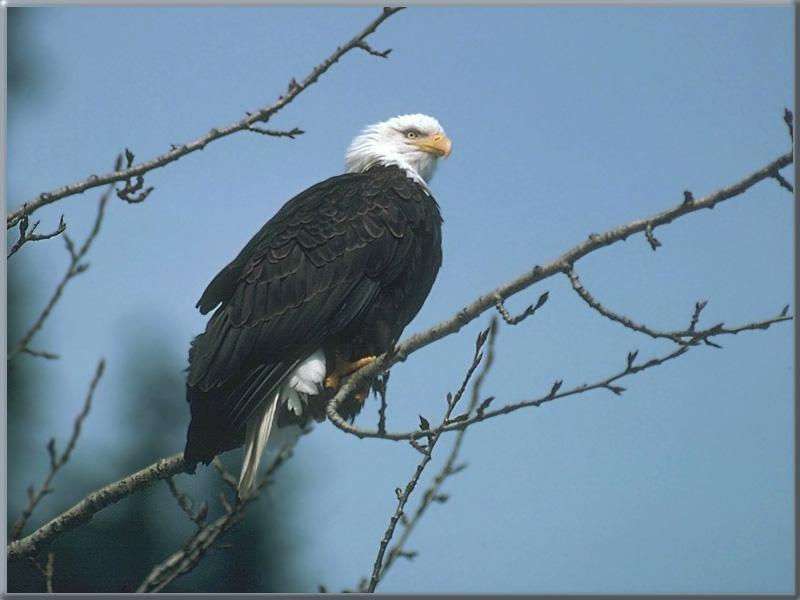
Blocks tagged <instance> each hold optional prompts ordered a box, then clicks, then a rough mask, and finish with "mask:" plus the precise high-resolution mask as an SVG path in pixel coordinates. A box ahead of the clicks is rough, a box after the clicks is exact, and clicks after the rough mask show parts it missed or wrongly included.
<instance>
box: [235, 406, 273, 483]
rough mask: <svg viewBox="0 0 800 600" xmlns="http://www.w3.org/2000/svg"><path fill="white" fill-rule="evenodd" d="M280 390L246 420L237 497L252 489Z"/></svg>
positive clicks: (270, 428)
mask: <svg viewBox="0 0 800 600" xmlns="http://www.w3.org/2000/svg"><path fill="white" fill-rule="evenodd" d="M279 401H280V392H278V393H276V394H275V398H274V399H273V400H272V402H264V405H263V406H262V407H261V408H259V410H258V411H257V412H256V414H254V415H253V416H252V417H250V419H248V421H247V432H246V434H245V441H244V461H243V462H242V474H241V475H240V476H239V498H246V497H247V496H249V495H250V493H251V492H252V491H253V486H254V484H255V482H256V475H257V474H258V465H259V463H260V462H261V455H262V454H263V453H264V448H265V447H266V445H267V440H268V439H269V432H270V431H271V430H272V425H273V423H274V422H275V415H276V414H277V412H278V411H277V408H278V403H279Z"/></svg>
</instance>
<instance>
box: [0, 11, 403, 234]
mask: <svg viewBox="0 0 800 600" xmlns="http://www.w3.org/2000/svg"><path fill="white" fill-rule="evenodd" d="M402 9H403V8H402V7H392V8H389V7H387V8H384V9H383V10H382V11H381V14H380V15H378V16H377V17H376V18H375V19H373V20H372V21H371V22H370V23H369V24H368V25H367V26H366V27H365V28H364V29H363V30H361V32H360V33H358V34H357V35H356V36H355V37H353V38H352V39H351V40H350V41H349V42H346V43H345V44H343V45H341V46H339V47H338V48H336V50H335V51H334V52H333V53H332V54H331V55H330V56H328V58H326V59H325V60H324V61H322V62H321V63H320V64H318V65H317V66H316V67H314V69H312V71H311V72H310V73H309V74H308V75H307V76H306V78H305V79H303V80H302V81H300V82H297V81H295V80H294V79H292V81H291V82H290V85H289V89H288V91H287V93H286V94H285V95H282V96H279V97H278V100H276V101H275V102H273V103H272V104H270V105H268V106H265V107H263V108H260V109H259V110H257V111H255V112H252V113H248V114H247V116H246V117H245V118H244V119H241V120H240V121H237V122H235V123H233V124H231V125H228V126H227V127H215V128H213V129H211V131H209V132H208V133H207V134H206V135H204V136H202V137H200V138H198V139H196V140H194V141H193V142H189V143H187V144H183V145H182V146H173V147H172V149H171V150H170V151H169V152H166V153H164V154H162V155H161V156H157V157H156V158H153V159H151V160H148V161H145V162H142V163H139V164H138V165H131V166H129V167H127V168H125V169H121V170H115V171H114V172H112V173H108V174H106V175H102V176H98V175H92V176H90V177H88V178H87V179H84V180H83V181H79V182H77V183H73V184H70V185H65V186H63V187H60V188H58V189H55V190H51V191H49V192H44V193H41V194H39V195H38V196H36V197H35V198H32V199H30V200H28V201H27V202H25V203H24V204H23V205H22V206H21V207H19V208H18V209H16V210H13V211H11V212H10V213H9V214H8V217H7V219H6V228H11V227H13V226H14V225H16V224H17V223H19V221H20V220H21V219H22V218H23V217H24V216H26V215H30V214H31V213H33V212H34V211H36V210H38V209H40V208H41V207H43V206H47V205H48V204H52V203H53V202H56V201H57V200H61V199H62V198H66V197H67V196H72V195H74V194H80V193H82V192H85V191H86V190H89V189H92V188H95V187H98V186H102V185H107V184H110V183H116V182H118V181H126V182H127V181H136V180H137V178H139V177H141V176H142V175H144V174H145V173H147V172H148V171H152V170H154V169H159V168H161V167H164V166H166V165H168V164H170V163H172V162H175V161H176V160H178V159H180V158H183V157H184V156H186V155H187V154H191V153H192V152H197V151H198V150H203V149H204V148H205V147H206V146H207V145H208V144H210V143H211V142H214V141H216V140H218V139H221V138H224V137H227V136H229V135H231V134H234V133H237V132H239V131H245V130H248V129H250V128H251V127H252V126H253V125H255V124H256V123H259V122H261V123H266V122H267V121H269V119H270V118H271V117H272V116H273V115H275V113H277V112H278V111H280V110H281V109H282V108H284V107H285V106H286V105H287V104H289V103H290V102H292V100H294V99H295V98H296V97H297V96H298V95H300V94H301V93H302V92H303V91H305V90H306V89H308V87H310V86H311V85H313V84H314V83H316V81H317V80H318V79H319V78H320V76H322V75H323V74H324V73H325V72H326V71H327V70H328V69H330V68H331V67H332V66H333V65H334V64H335V63H337V62H338V61H339V59H341V58H342V57H343V56H344V55H345V54H347V53H348V52H350V51H351V50H354V49H356V48H358V49H366V48H369V46H366V42H365V41H364V40H365V39H366V38H367V37H368V36H369V35H370V34H372V33H374V32H375V30H376V29H377V28H378V27H379V26H380V24H381V23H383V22H384V21H385V20H386V19H388V18H389V17H391V16H392V15H393V14H395V13H397V12H399V11H401V10H402Z"/></svg>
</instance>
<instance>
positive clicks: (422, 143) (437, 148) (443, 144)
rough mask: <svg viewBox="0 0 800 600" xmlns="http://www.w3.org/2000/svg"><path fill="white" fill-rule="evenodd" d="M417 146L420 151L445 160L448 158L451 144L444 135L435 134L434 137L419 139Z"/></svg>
mask: <svg viewBox="0 0 800 600" xmlns="http://www.w3.org/2000/svg"><path fill="white" fill-rule="evenodd" d="M417 146H418V147H419V148H420V150H424V151H425V152H429V153H431V154H434V155H436V156H443V157H445V158H447V157H448V156H450V149H451V148H452V147H453V143H452V142H451V141H450V138H448V137H447V136H446V135H442V134H440V133H437V134H436V135H429V136H427V137H424V138H420V139H419V140H418V141H417Z"/></svg>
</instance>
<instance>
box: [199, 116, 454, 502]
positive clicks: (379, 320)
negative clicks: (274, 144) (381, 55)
mask: <svg viewBox="0 0 800 600" xmlns="http://www.w3.org/2000/svg"><path fill="white" fill-rule="evenodd" d="M450 148H451V143H450V140H449V139H448V138H447V136H446V135H445V133H444V130H443V129H442V127H441V125H439V122H438V121H437V120H436V119H434V118H432V117H429V116H426V115H420V114H415V115H403V116H399V117H395V118H393V119H389V120H388V121H384V122H381V123H377V124H375V125H371V126H369V127H367V128H366V129H364V131H362V132H361V134H360V135H358V136H357V137H356V138H355V139H354V140H353V142H352V143H351V144H350V147H349V148H348V150H347V153H346V167H347V169H346V173H345V174H343V175H338V176H336V177H331V178H330V179H326V180H325V181H322V182H320V183H318V184H316V185H314V186H312V187H310V188H308V189H307V190H305V191H304V192H301V193H300V194H298V195H297V196H295V197H294V198H292V199H291V200H289V202H287V203H286V204H285V205H284V206H283V207H282V208H281V209H280V210H279V211H278V212H277V213H276V214H275V216H274V217H272V218H271V219H270V220H269V221H268V222H267V223H266V224H265V225H264V226H263V227H262V228H261V229H260V230H259V231H258V233H256V234H255V235H254V236H253V238H252V239H251V240H250V241H249V242H248V243H247V244H246V245H245V247H244V248H243V249H242V251H241V252H239V254H238V256H236V258H235V259H233V261H232V262H231V263H230V264H228V265H227V266H226V267H225V268H223V269H222V270H221V271H220V272H219V274H217V276H216V277H214V279H212V281H211V283H210V284H209V285H208V287H207V288H206V290H205V292H203V295H202V296H201V298H200V300H199V301H198V303H197V308H199V309H200V312H201V313H203V314H206V313H208V312H209V311H211V310H212V309H214V308H216V310H215V312H214V314H213V315H212V317H211V318H210V319H209V321H208V324H207V326H206V329H205V332H204V333H202V334H200V335H198V336H197V337H195V338H194V340H193V341H192V343H191V347H190V349H189V369H188V376H187V381H186V397H187V400H188V402H189V404H190V408H191V423H190V425H189V431H188V434H187V442H186V448H185V450H184V459H185V462H186V465H187V469H188V470H190V471H194V470H195V468H196V466H197V463H198V462H202V463H204V464H208V463H209V462H210V461H211V460H212V459H213V458H214V456H216V455H217V454H219V453H221V452H224V451H226V450H229V449H231V448H234V447H237V446H239V445H242V443H244V446H245V452H244V460H243V464H242V471H241V476H240V478H239V495H240V496H242V497H244V496H246V495H248V494H249V493H250V492H251V491H252V488H253V485H254V482H255V479H256V473H257V469H258V465H259V462H260V460H261V455H262V453H263V451H264V448H265V446H266V444H267V440H268V438H269V437H270V432H271V431H272V430H273V428H274V427H275V428H278V427H288V426H291V425H305V424H306V423H307V422H308V421H309V419H310V418H314V419H315V420H318V421H321V420H324V418H325V403H326V402H327V400H328V399H329V398H330V394H331V393H333V392H335V391H336V390H337V389H338V387H339V385H340V383H341V380H342V378H344V377H346V376H348V375H349V374H352V373H353V372H354V371H355V370H356V369H358V368H359V367H361V366H363V365H365V364H368V363H369V362H371V361H372V360H374V357H375V356H377V355H379V354H381V353H383V352H386V351H387V350H388V349H390V347H391V345H392V343H393V342H395V341H396V340H397V339H398V338H399V336H400V334H401V333H402V331H403V329H404V328H405V327H406V325H408V323H409V322H410V321H411V319H413V318H414V316H415V315H416V314H417V312H419V310H420V308H421V307H422V304H423V302H424V301H425V298H426V297H427V296H428V293H429V292H430V290H431V287H432V286H433V282H434V280H435V279H436V275H437V273H438V271H439V267H440V266H441V262H442V248H441V224H442V218H441V215H440V212H439V206H438V205H437V203H436V201H435V200H434V198H433V196H432V195H431V193H430V190H429V189H428V181H430V178H431V176H432V175H433V172H434V169H435V167H436V161H437V159H438V158H440V157H446V156H448V155H449V154H450ZM365 396H366V390H361V391H360V393H358V394H355V395H354V397H353V398H350V399H349V400H348V401H346V402H344V403H343V404H342V405H341V408H340V411H341V414H342V416H343V417H345V418H348V419H353V418H354V417H355V415H356V414H357V413H358V412H359V411H360V409H361V406H362V404H363V399H364V397H365Z"/></svg>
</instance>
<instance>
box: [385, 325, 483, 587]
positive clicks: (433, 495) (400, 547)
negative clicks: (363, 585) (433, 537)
mask: <svg viewBox="0 0 800 600" xmlns="http://www.w3.org/2000/svg"><path fill="white" fill-rule="evenodd" d="M496 340H497V318H496V317H492V321H491V324H490V326H489V337H488V340H487V343H486V357H485V358H484V360H483V364H482V365H481V370H480V371H479V372H478V374H477V376H476V377H475V382H474V383H473V385H472V395H471V397H470V401H469V405H468V406H467V412H470V413H471V412H472V411H473V410H475V409H476V407H477V406H478V399H479V398H480V397H481V389H482V387H483V382H484V380H485V379H486V376H487V375H488V373H489V370H490V369H491V368H492V365H493V364H494V356H495V351H494V348H495V343H496ZM466 433H467V430H466V429H462V430H460V431H459V432H458V433H457V434H456V439H455V441H454V442H453V446H452V448H451V449H450V453H449V454H448V455H447V460H445V463H444V465H443V466H442V468H441V470H440V471H439V472H438V473H437V474H436V476H435V477H434V478H433V483H432V484H431V486H430V487H429V488H428V489H427V490H425V493H424V494H423V495H422V499H421V500H420V503H419V505H418V506H417V509H416V510H415V511H414V514H413V515H412V516H411V518H410V519H406V520H401V524H402V525H403V531H402V532H401V533H400V535H399V537H398V538H397V541H396V542H395V543H394V545H393V546H392V547H391V548H389V550H388V552H387V553H386V560H385V561H384V563H383V569H382V570H381V575H380V576H381V578H383V577H384V576H385V575H386V572H387V571H388V570H389V569H390V568H391V567H392V565H393V564H394V563H395V562H396V561H397V559H398V558H413V556H415V555H416V553H412V552H408V551H407V550H405V546H406V544H407V542H408V538H409V537H411V534H412V533H413V531H414V528H415V527H416V526H417V524H418V523H419V522H420V520H421V519H422V517H423V516H424V514H425V512H426V511H427V510H428V508H429V507H430V506H431V505H432V504H433V503H434V502H438V503H444V502H446V501H447V499H448V496H447V495H446V494H442V493H441V492H440V490H441V488H442V485H443V484H444V482H445V480H446V479H447V478H448V477H450V476H451V475H453V474H454V473H458V472H459V471H461V470H462V468H463V467H462V468H459V469H457V470H456V466H455V465H456V460H457V459H458V455H459V452H460V451H461V446H462V444H463V442H464V436H465V435H466Z"/></svg>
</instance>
